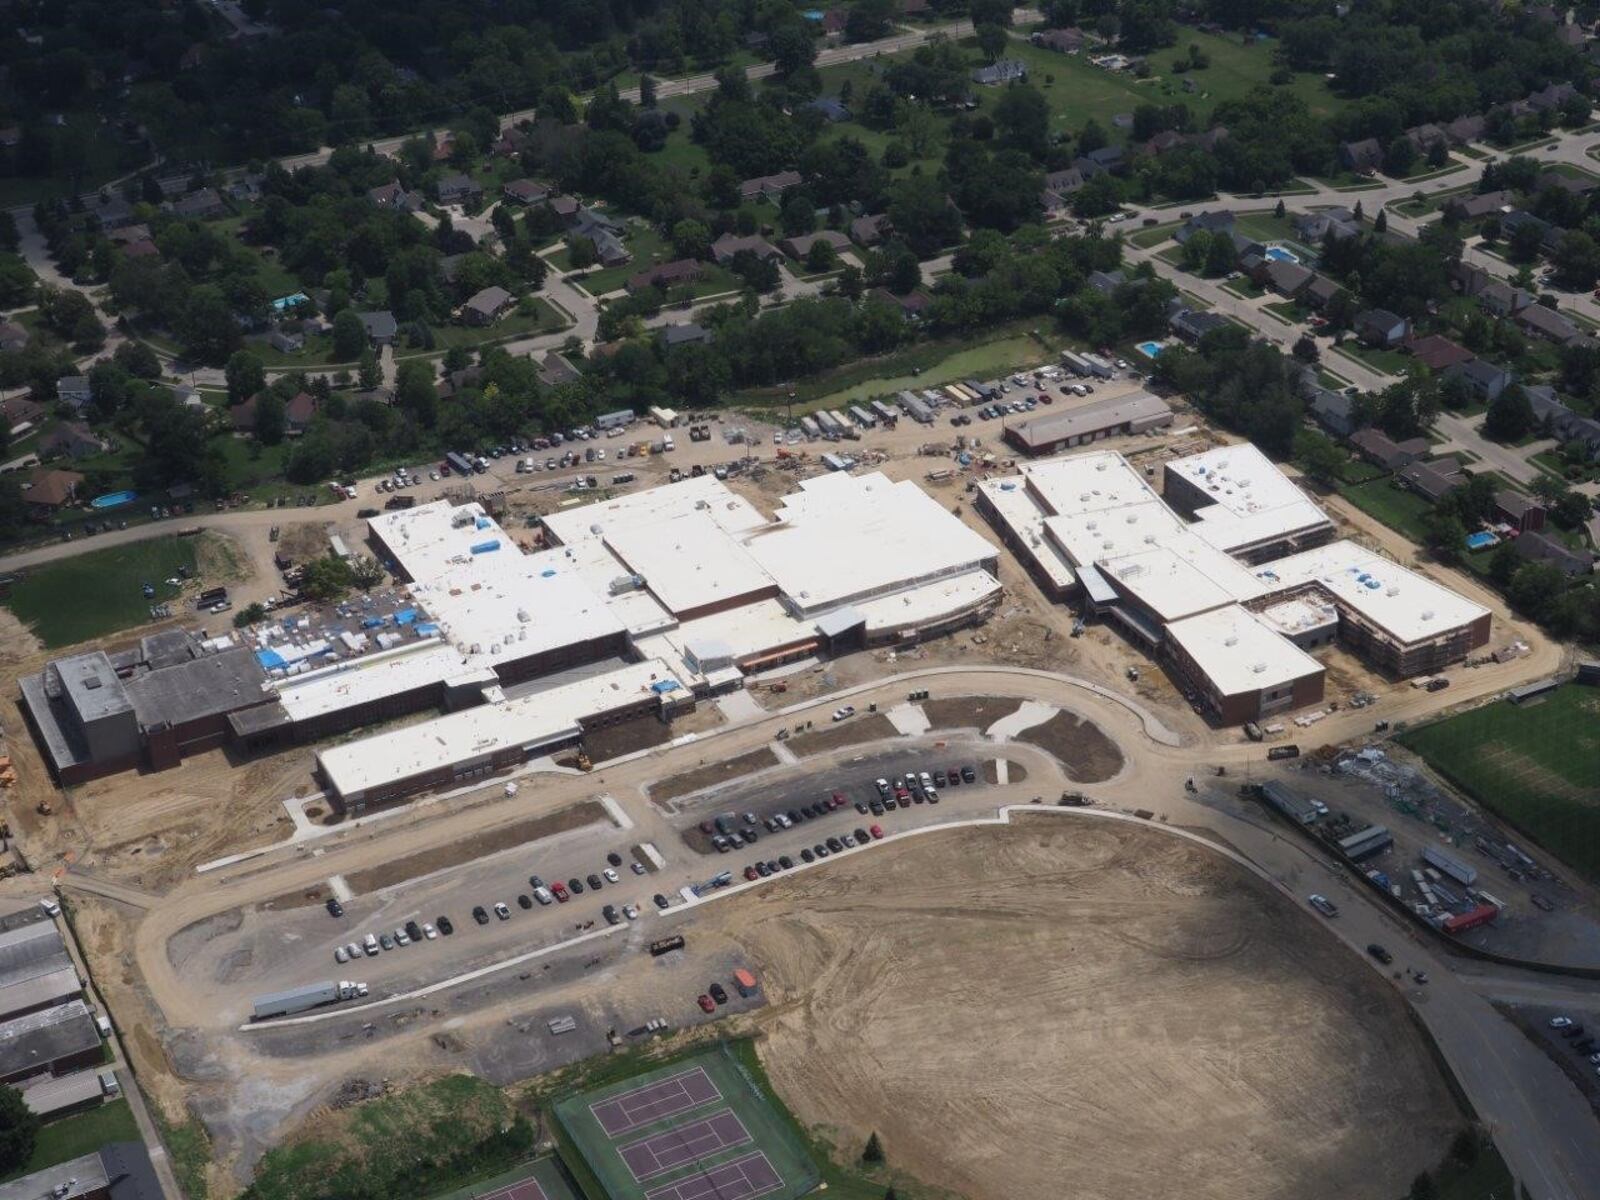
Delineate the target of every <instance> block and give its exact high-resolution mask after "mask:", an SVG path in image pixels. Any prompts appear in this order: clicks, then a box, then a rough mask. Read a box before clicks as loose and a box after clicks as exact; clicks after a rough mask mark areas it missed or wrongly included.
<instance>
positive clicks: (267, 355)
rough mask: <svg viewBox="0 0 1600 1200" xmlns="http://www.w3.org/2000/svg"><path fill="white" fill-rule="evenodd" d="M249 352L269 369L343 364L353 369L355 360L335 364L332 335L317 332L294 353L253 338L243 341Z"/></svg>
mask: <svg viewBox="0 0 1600 1200" xmlns="http://www.w3.org/2000/svg"><path fill="white" fill-rule="evenodd" d="M245 345H246V348H247V349H249V351H250V353H252V354H254V355H255V356H256V357H257V358H259V359H260V360H261V365H262V366H264V367H266V368H267V369H268V370H269V371H270V370H274V369H277V368H281V367H288V368H290V369H293V368H295V367H328V366H334V365H338V366H345V367H350V368H352V369H354V367H355V366H356V364H355V362H353V361H352V362H345V363H338V364H335V363H334V360H333V337H332V336H331V335H330V334H325V333H319V334H315V335H313V336H311V337H308V338H307V339H306V345H305V349H303V350H301V351H299V352H298V353H294V354H287V353H285V352H284V351H282V350H277V349H274V348H273V346H272V343H270V342H268V341H266V340H264V339H263V340H261V341H257V340H255V339H254V338H252V339H250V340H249V341H247V342H246V343H245Z"/></svg>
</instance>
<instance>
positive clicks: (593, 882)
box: [584, 873, 606, 892]
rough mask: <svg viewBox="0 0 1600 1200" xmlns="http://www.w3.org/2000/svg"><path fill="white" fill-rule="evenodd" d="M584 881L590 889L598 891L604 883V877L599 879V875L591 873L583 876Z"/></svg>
mask: <svg viewBox="0 0 1600 1200" xmlns="http://www.w3.org/2000/svg"><path fill="white" fill-rule="evenodd" d="M584 882H585V883H587V884H588V885H589V887H590V889H591V890H593V891H596V892H598V891H599V890H600V889H601V888H603V887H605V885H606V881H605V880H604V879H601V878H600V876H598V875H595V874H593V873H591V874H589V875H587V876H585V877H584Z"/></svg>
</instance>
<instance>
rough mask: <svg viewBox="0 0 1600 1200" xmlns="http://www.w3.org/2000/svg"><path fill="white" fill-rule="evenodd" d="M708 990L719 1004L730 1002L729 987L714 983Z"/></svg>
mask: <svg viewBox="0 0 1600 1200" xmlns="http://www.w3.org/2000/svg"><path fill="white" fill-rule="evenodd" d="M706 991H708V992H710V993H711V998H712V999H713V1000H715V1001H716V1002H717V1003H718V1004H726V1003H727V1002H728V989H727V988H725V987H723V986H722V985H721V984H720V983H713V984H712V985H711V986H710V987H708V988H707V989H706Z"/></svg>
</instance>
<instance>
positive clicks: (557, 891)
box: [550, 879, 567, 904]
mask: <svg viewBox="0 0 1600 1200" xmlns="http://www.w3.org/2000/svg"><path fill="white" fill-rule="evenodd" d="M550 894H551V895H552V896H554V897H555V898H556V900H557V902H558V903H561V904H565V903H566V902H567V885H566V884H564V883H562V882H561V881H560V880H559V879H558V880H556V881H555V882H554V883H552V884H551V885H550Z"/></svg>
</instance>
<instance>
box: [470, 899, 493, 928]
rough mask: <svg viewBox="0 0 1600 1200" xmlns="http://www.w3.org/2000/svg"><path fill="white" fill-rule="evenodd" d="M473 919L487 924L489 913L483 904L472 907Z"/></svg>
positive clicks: (481, 923) (480, 923)
mask: <svg viewBox="0 0 1600 1200" xmlns="http://www.w3.org/2000/svg"><path fill="white" fill-rule="evenodd" d="M472 919H473V920H474V921H476V922H477V923H478V924H479V925H487V924H488V923H489V913H488V911H487V910H486V909H485V908H484V907H483V905H481V904H478V905H475V906H474V907H473V909H472Z"/></svg>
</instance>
